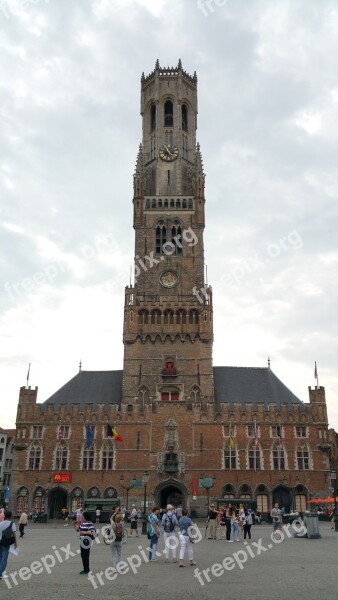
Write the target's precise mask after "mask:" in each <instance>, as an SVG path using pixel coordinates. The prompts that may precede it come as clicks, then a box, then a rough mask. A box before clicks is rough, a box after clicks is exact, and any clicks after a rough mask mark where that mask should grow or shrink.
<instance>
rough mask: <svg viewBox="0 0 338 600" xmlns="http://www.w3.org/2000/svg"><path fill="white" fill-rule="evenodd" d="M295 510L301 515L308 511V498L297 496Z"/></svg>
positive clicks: (301, 495)
mask: <svg viewBox="0 0 338 600" xmlns="http://www.w3.org/2000/svg"><path fill="white" fill-rule="evenodd" d="M295 510H296V511H297V512H299V513H302V512H304V511H306V496H305V495H304V494H296V495H295Z"/></svg>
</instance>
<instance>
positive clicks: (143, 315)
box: [138, 310, 149, 325]
mask: <svg viewBox="0 0 338 600" xmlns="http://www.w3.org/2000/svg"><path fill="white" fill-rule="evenodd" d="M148 318H149V313H148V311H147V310H140V312H139V315H138V322H139V323H141V324H142V325H147V324H148Z"/></svg>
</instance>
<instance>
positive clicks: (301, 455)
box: [297, 446, 310, 471]
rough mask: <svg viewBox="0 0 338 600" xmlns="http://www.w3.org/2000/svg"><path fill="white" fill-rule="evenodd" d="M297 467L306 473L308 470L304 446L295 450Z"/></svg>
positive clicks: (307, 454)
mask: <svg viewBox="0 0 338 600" xmlns="http://www.w3.org/2000/svg"><path fill="white" fill-rule="evenodd" d="M297 467H298V469H299V470H300V471H307V470H308V469H309V468H310V465H309V452H308V449H307V447H306V446H298V448H297Z"/></svg>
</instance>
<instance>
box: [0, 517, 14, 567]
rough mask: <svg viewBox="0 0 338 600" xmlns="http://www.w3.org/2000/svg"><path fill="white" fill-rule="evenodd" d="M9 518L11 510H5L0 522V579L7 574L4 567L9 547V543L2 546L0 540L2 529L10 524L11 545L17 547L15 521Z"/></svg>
mask: <svg viewBox="0 0 338 600" xmlns="http://www.w3.org/2000/svg"><path fill="white" fill-rule="evenodd" d="M11 519H12V511H11V510H5V518H4V520H3V521H2V522H1V523H0V579H5V578H6V577H8V575H5V571H6V567H7V561H8V553H9V549H10V546H11V545H8V546H7V545H6V546H3V545H2V544H1V540H2V536H3V533H4V531H5V530H6V529H7V528H8V527H10V526H11V525H12V532H13V545H14V548H16V547H17V544H16V533H15V532H16V526H15V523H13V522H12V520H11Z"/></svg>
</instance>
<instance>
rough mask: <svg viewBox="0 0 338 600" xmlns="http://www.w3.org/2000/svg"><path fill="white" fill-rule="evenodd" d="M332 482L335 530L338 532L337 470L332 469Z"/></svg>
mask: <svg viewBox="0 0 338 600" xmlns="http://www.w3.org/2000/svg"><path fill="white" fill-rule="evenodd" d="M331 484H332V486H333V497H334V530H335V531H337V532H338V515H337V471H336V469H331Z"/></svg>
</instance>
